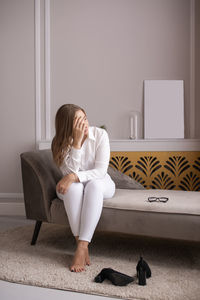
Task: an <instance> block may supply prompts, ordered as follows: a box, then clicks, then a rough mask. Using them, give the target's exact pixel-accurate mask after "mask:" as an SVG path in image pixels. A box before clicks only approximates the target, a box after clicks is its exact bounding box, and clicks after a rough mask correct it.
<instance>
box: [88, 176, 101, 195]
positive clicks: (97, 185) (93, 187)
mask: <svg viewBox="0 0 200 300" xmlns="http://www.w3.org/2000/svg"><path fill="white" fill-rule="evenodd" d="M85 191H93V192H103V186H102V183H101V182H100V180H98V179H92V180H90V181H89V182H88V183H87V184H86V186H85Z"/></svg>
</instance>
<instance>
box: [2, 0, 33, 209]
mask: <svg viewBox="0 0 200 300" xmlns="http://www.w3.org/2000/svg"><path fill="white" fill-rule="evenodd" d="M31 149H35V96H34V1H32V0H29V1H27V0H18V1H13V0H1V1H0V166H1V167H0V202H1V204H2V203H5V202H7V201H9V202H11V203H12V202H13V201H14V202H15V201H17V202H18V200H19V198H21V197H22V196H23V195H22V194H21V193H22V179H21V167H20V158H19V154H20V153H21V152H23V151H28V150H31ZM19 201H22V200H19ZM11 205H12V204H11ZM2 207H3V206H0V213H1V208H2Z"/></svg>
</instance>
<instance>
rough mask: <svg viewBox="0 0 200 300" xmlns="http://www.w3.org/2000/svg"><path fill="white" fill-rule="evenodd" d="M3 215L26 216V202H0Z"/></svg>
mask: <svg viewBox="0 0 200 300" xmlns="http://www.w3.org/2000/svg"><path fill="white" fill-rule="evenodd" d="M0 215H1V216H24V217H25V216H26V213H25V207H24V203H16V202H9V203H2V202H1V203H0Z"/></svg>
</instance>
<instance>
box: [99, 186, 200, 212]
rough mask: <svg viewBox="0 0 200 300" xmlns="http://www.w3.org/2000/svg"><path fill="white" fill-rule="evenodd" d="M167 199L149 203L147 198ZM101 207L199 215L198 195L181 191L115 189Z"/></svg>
mask: <svg viewBox="0 0 200 300" xmlns="http://www.w3.org/2000/svg"><path fill="white" fill-rule="evenodd" d="M152 196H155V197H168V198H169V200H168V201H167V202H166V203H162V202H149V201H148V197H152ZM103 207H107V208H115V209H122V210H123V209H124V210H127V209H128V210H137V211H145V212H148V211H151V212H162V213H176V214H192V215H200V193H199V192H196V191H181V190H159V189H158V190H157V189H156V190H155V189H146V190H129V189H116V192H115V195H114V197H113V198H111V199H104V203H103Z"/></svg>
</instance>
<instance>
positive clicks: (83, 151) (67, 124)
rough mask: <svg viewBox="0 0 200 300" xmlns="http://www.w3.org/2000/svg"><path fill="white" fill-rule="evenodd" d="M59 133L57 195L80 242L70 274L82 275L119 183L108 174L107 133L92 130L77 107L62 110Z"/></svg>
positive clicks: (57, 123)
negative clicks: (106, 205) (107, 204)
mask: <svg viewBox="0 0 200 300" xmlns="http://www.w3.org/2000/svg"><path fill="white" fill-rule="evenodd" d="M55 129H56V134H55V136H54V138H53V140H52V144H51V150H52V153H53V158H54V161H55V163H56V165H57V166H58V167H59V168H60V170H61V172H62V174H63V177H62V179H61V180H60V181H59V182H58V183H57V186H56V193H57V196H58V198H60V199H61V200H63V201H64V207H65V210H66V213H67V216H68V220H69V224H70V227H71V231H72V233H73V235H74V236H75V238H76V242H77V249H76V252H75V255H74V258H73V261H72V264H71V266H70V270H71V271H74V272H81V271H84V270H85V265H90V259H89V251H88V244H89V243H90V242H91V239H92V236H93V233H94V231H95V228H96V226H97V224H98V221H99V219H100V216H101V212H102V208H103V199H105V198H112V197H113V195H114V193H115V183H114V181H113V180H112V179H111V177H110V176H109V174H108V173H107V169H108V165H109V160H110V145H109V138H108V134H107V132H106V131H105V130H104V129H102V128H98V127H94V126H89V122H88V120H87V116H86V113H85V111H84V110H83V109H82V108H81V107H79V106H77V105H74V104H64V105H62V106H61V107H60V108H59V109H58V111H57V113H56V118H55Z"/></svg>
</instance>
